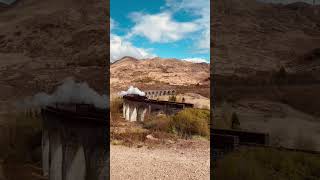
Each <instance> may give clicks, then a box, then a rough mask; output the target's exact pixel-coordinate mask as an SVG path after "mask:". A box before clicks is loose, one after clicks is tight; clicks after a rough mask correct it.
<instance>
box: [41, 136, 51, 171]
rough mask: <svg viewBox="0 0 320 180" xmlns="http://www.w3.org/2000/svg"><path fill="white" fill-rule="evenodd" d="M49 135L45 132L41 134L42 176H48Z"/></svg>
mask: <svg viewBox="0 0 320 180" xmlns="http://www.w3.org/2000/svg"><path fill="white" fill-rule="evenodd" d="M49 145H50V143H49V135H48V131H47V130H43V132H42V171H43V175H44V176H48V175H49V152H50V151H49V149H50V146H49Z"/></svg>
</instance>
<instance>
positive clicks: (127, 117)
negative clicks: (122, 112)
mask: <svg viewBox="0 0 320 180" xmlns="http://www.w3.org/2000/svg"><path fill="white" fill-rule="evenodd" d="M125 119H126V120H127V121H129V120H130V106H129V104H126V118H125Z"/></svg>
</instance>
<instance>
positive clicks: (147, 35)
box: [110, 0, 210, 62]
mask: <svg viewBox="0 0 320 180" xmlns="http://www.w3.org/2000/svg"><path fill="white" fill-rule="evenodd" d="M209 3H210V1H209V0H197V1H195V0H111V1H110V15H111V19H110V26H111V27H110V28H111V36H110V51H111V52H110V53H111V59H110V61H115V60H118V59H120V58H122V57H123V56H133V57H135V58H138V59H141V58H151V57H162V58H177V59H181V60H187V61H193V62H209V61H210V5H209Z"/></svg>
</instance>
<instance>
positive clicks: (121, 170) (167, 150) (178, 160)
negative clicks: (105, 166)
mask: <svg viewBox="0 0 320 180" xmlns="http://www.w3.org/2000/svg"><path fill="white" fill-rule="evenodd" d="M110 146H111V147H110V149H111V153H110V156H111V164H110V167H111V179H113V180H118V179H121V180H122V179H123V180H124V179H126V180H127V179H128V180H131V179H134V180H136V179H137V180H138V179H139V180H142V179H148V180H149V179H170V180H178V179H197V180H201V179H209V178H210V145H209V142H208V141H183V142H178V143H176V144H174V145H171V147H169V146H163V147H157V148H147V147H141V148H137V147H125V146H120V145H119V146H115V145H110Z"/></svg>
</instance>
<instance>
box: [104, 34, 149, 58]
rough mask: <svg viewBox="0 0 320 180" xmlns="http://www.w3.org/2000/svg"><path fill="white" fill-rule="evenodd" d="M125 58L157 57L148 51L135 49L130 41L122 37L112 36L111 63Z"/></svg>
mask: <svg viewBox="0 0 320 180" xmlns="http://www.w3.org/2000/svg"><path fill="white" fill-rule="evenodd" d="M124 56H131V57H134V58H137V59H142V58H152V57H155V55H153V54H152V53H151V52H149V51H148V50H146V49H143V48H138V47H135V46H134V45H133V44H132V43H130V42H129V41H127V40H125V39H123V38H122V37H120V36H118V35H115V34H111V35H110V62H114V61H116V60H118V59H121V58H122V57H124Z"/></svg>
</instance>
